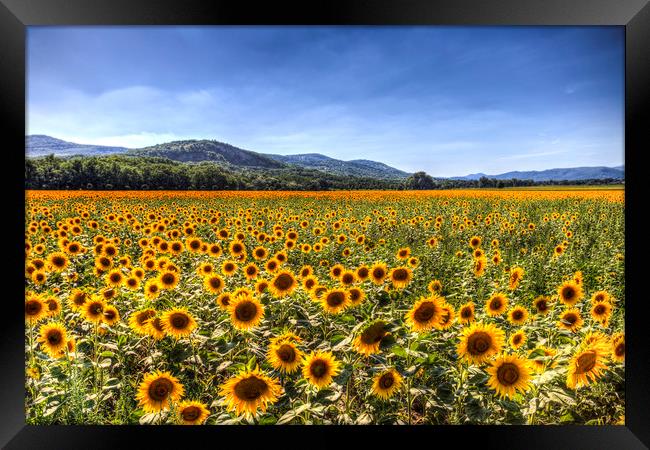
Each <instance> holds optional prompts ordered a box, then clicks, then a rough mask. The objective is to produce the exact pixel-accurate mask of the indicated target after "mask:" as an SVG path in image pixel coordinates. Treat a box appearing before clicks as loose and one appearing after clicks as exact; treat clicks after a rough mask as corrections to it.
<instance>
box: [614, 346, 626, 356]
mask: <svg viewBox="0 0 650 450" xmlns="http://www.w3.org/2000/svg"><path fill="white" fill-rule="evenodd" d="M614 353H615V354H616V356H619V357H620V356H623V355H625V342H619V343H618V344H617V345H616V348H615V349H614Z"/></svg>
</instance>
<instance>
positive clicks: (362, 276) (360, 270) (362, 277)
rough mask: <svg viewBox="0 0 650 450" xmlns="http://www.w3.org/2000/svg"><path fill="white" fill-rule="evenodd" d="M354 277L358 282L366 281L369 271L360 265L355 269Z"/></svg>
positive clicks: (366, 267)
mask: <svg viewBox="0 0 650 450" xmlns="http://www.w3.org/2000/svg"><path fill="white" fill-rule="evenodd" d="M355 275H356V276H357V280H359V281H360V282H361V281H366V280H367V279H368V277H369V276H370V269H369V268H368V266H366V265H361V266H359V267H357V270H356V271H355Z"/></svg>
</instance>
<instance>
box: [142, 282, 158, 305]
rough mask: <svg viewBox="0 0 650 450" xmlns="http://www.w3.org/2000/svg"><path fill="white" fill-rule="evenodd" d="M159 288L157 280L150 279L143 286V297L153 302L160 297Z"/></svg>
mask: <svg viewBox="0 0 650 450" xmlns="http://www.w3.org/2000/svg"><path fill="white" fill-rule="evenodd" d="M160 291H161V287H160V284H159V282H158V280H157V279H155V278H152V279H150V280H147V282H146V283H145V284H144V297H145V298H146V299H147V300H153V299H155V298H157V297H158V296H159V295H160Z"/></svg>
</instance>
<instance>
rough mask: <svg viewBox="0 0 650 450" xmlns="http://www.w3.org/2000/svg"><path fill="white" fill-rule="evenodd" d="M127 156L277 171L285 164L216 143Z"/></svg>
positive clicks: (179, 145)
mask: <svg viewBox="0 0 650 450" xmlns="http://www.w3.org/2000/svg"><path fill="white" fill-rule="evenodd" d="M127 154H128V155H135V156H148V157H161V158H168V159H171V160H173V161H180V162H201V161H213V162H217V163H222V164H229V165H232V166H234V167H260V168H265V169H279V168H282V167H286V165H285V164H283V163H281V162H279V161H276V160H275V159H273V158H270V157H268V156H267V155H263V154H261V153H256V152H252V151H250V150H242V149H241V148H237V147H234V146H232V145H229V144H224V143H223V142H218V141H208V140H200V141H197V140H190V141H174V142H167V143H165V144H158V145H154V146H151V147H145V148H139V149H134V150H129V152H128V153H127Z"/></svg>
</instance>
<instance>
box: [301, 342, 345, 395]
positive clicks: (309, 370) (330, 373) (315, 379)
mask: <svg viewBox="0 0 650 450" xmlns="http://www.w3.org/2000/svg"><path fill="white" fill-rule="evenodd" d="M339 371H340V363H339V362H338V361H337V360H336V358H334V355H332V353H330V352H321V351H315V352H311V353H310V354H309V355H308V356H307V357H306V358H305V360H304V363H303V368H302V374H303V376H304V377H305V379H307V381H308V382H309V383H310V384H312V385H313V386H316V387H317V388H319V389H320V388H323V387H326V386H329V385H330V384H331V383H332V378H333V377H335V376H337V375H338V374H339Z"/></svg>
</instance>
